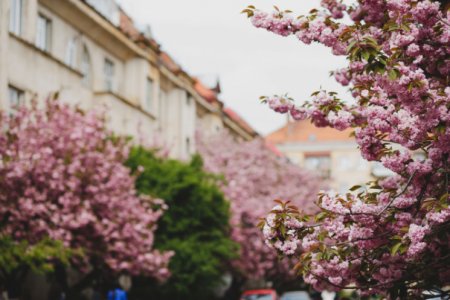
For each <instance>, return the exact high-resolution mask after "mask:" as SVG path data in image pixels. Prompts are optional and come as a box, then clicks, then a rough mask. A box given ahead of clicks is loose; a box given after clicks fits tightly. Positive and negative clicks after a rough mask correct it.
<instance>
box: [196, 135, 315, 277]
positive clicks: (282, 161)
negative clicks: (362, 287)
mask: <svg viewBox="0 0 450 300" xmlns="http://www.w3.org/2000/svg"><path fill="white" fill-rule="evenodd" d="M199 141H200V142H199V143H198V144H199V145H198V151H199V153H200V154H201V155H202V157H203V159H204V164H205V168H206V169H207V170H208V171H209V172H212V173H216V174H222V175H223V176H224V182H223V184H222V190H223V192H224V194H225V196H226V197H227V198H228V199H229V200H230V202H231V212H232V216H231V221H230V222H231V225H232V232H231V237H232V239H233V240H234V241H236V242H237V243H239V245H240V254H239V258H238V259H236V260H234V261H233V262H232V266H233V268H234V269H235V270H237V271H238V273H239V274H235V275H240V276H241V278H243V279H252V280H258V279H270V278H272V277H275V276H280V275H282V276H284V278H285V279H286V278H289V277H291V276H293V275H295V274H293V273H292V272H290V269H292V267H293V264H292V263H290V261H288V260H283V261H280V260H279V259H278V257H277V253H276V252H275V251H273V249H270V248H268V247H267V246H266V245H265V244H264V238H263V236H262V234H261V232H260V230H259V229H258V226H257V225H258V223H259V222H260V219H261V218H262V217H264V215H265V214H266V212H267V211H268V210H270V208H271V207H272V206H273V200H274V199H288V200H291V201H292V202H293V203H295V204H297V205H298V206H299V207H300V208H301V209H302V210H304V211H306V212H313V211H315V210H316V209H317V208H316V206H315V204H314V200H315V198H316V194H317V191H318V190H319V189H320V187H321V186H322V183H321V181H320V180H319V178H318V177H314V176H312V175H311V174H310V173H308V172H307V171H304V170H302V169H300V168H299V167H297V166H295V165H293V164H292V163H290V162H288V161H287V159H286V158H285V157H279V156H277V155H276V154H275V153H274V152H272V151H271V150H270V149H269V148H268V147H267V146H266V145H265V143H264V141H262V140H255V141H251V142H240V143H239V142H236V141H235V140H234V139H233V138H232V137H231V135H229V134H225V133H224V134H220V135H217V136H213V137H199ZM284 246H285V247H286V249H285V250H286V251H290V250H289V249H288V247H290V246H289V245H288V244H284ZM292 246H293V245H292Z"/></svg>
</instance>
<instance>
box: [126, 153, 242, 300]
mask: <svg viewBox="0 0 450 300" xmlns="http://www.w3.org/2000/svg"><path fill="white" fill-rule="evenodd" d="M127 165H128V166H129V167H130V168H131V169H132V170H133V171H136V170H137V168H138V166H142V167H144V171H143V172H142V173H140V174H139V175H138V178H137V181H136V187H137V190H138V191H139V192H140V193H143V194H148V195H151V196H153V197H157V198H161V199H164V200H165V202H166V204H167V205H168V206H169V209H168V210H167V211H166V212H165V213H164V215H163V217H162V218H161V219H160V220H159V221H158V230H157V231H156V240H155V247H156V248H157V249H161V250H174V251H175V256H174V257H173V258H172V259H171V261H170V264H169V267H170V270H171V272H172V276H171V278H170V279H169V280H168V281H167V282H166V283H164V284H162V285H158V284H157V283H155V282H150V281H149V280H148V279H144V278H136V279H135V280H134V282H133V291H132V292H131V294H130V296H131V297H130V298H132V299H171V300H177V299H213V289H214V288H215V287H217V286H218V285H219V284H220V283H221V277H222V275H223V274H224V271H225V270H226V267H227V262H228V261H229V260H230V259H231V258H233V257H235V255H236V251H237V246H236V245H235V244H234V243H233V242H232V241H231V240H230V238H229V218H230V211H229V203H228V202H227V201H226V200H225V198H224V196H223V194H222V192H221V191H220V189H219V188H218V187H217V186H216V181H217V180H216V179H215V178H214V177H213V176H212V175H210V174H207V173H205V172H204V171H203V170H202V160H201V158H200V157H199V156H195V157H194V158H193V159H192V161H191V162H190V163H183V162H180V161H176V160H170V159H161V158H158V157H156V156H155V155H154V153H153V152H151V151H148V150H145V149H143V148H135V149H133V150H132V151H131V154H130V158H129V160H128V162H127Z"/></svg>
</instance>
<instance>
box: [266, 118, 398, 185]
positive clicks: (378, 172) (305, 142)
mask: <svg viewBox="0 0 450 300" xmlns="http://www.w3.org/2000/svg"><path fill="white" fill-rule="evenodd" d="M350 133H351V130H350V129H349V130H345V131H338V130H336V129H332V128H317V127H315V126H314V125H313V124H311V123H310V122H309V121H308V120H305V121H299V122H288V123H287V125H285V126H283V127H282V128H280V129H278V130H276V131H274V132H272V133H271V134H269V135H268V136H267V137H266V141H267V142H268V143H269V144H271V145H274V146H276V147H277V148H278V150H280V151H281V152H282V153H283V154H285V155H286V156H287V157H288V158H289V159H290V160H291V161H292V162H293V163H295V164H298V165H299V166H301V167H303V168H305V169H307V170H310V171H311V172H315V173H316V174H318V175H319V176H321V177H322V178H324V179H327V180H329V183H330V187H331V188H332V189H333V190H334V191H336V192H346V191H348V189H349V188H350V187H351V186H353V185H356V184H362V183H365V182H367V181H369V180H373V179H374V178H376V177H384V176H386V175H389V173H388V172H387V170H386V169H385V168H384V167H383V166H382V165H379V164H373V163H369V162H368V161H366V160H365V159H363V158H362V156H361V154H360V151H359V149H358V147H357V144H356V142H355V140H354V138H353V137H351V136H350Z"/></svg>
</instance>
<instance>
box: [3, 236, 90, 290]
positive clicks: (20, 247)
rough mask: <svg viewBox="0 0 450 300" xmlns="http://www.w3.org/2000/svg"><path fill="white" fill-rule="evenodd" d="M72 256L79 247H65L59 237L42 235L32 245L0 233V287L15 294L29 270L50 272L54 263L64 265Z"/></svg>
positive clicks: (79, 254)
mask: <svg viewBox="0 0 450 300" xmlns="http://www.w3.org/2000/svg"><path fill="white" fill-rule="evenodd" d="M74 256H82V252H81V250H71V249H68V248H66V247H64V245H63V243H62V242H61V241H54V240H51V239H43V240H41V241H40V242H39V243H36V244H33V245H31V244H29V243H28V242H27V241H25V240H23V241H20V242H17V241H14V240H13V239H12V238H11V237H9V236H5V235H0V290H2V289H6V290H7V291H8V292H9V295H10V296H11V297H14V296H16V297H17V296H19V295H20V293H21V289H22V283H23V281H24V279H25V276H26V275H27V274H28V273H29V272H30V271H31V272H33V273H35V274H51V273H53V272H54V271H55V265H57V264H59V265H61V266H67V265H69V260H70V258H71V257H74Z"/></svg>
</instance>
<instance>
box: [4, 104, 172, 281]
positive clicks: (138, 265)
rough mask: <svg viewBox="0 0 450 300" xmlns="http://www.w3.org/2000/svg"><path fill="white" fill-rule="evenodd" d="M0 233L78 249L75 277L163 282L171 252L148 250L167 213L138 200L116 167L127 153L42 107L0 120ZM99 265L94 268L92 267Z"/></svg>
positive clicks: (100, 125) (54, 107)
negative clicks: (106, 273)
mask: <svg viewBox="0 0 450 300" xmlns="http://www.w3.org/2000/svg"><path fill="white" fill-rule="evenodd" d="M0 123H1V126H0V127H1V128H2V132H1V134H0V157H1V164H0V178H1V180H0V187H1V190H2V193H1V195H0V219H2V220H3V223H2V227H1V231H2V234H7V235H10V236H11V237H13V238H14V239H16V240H19V241H20V240H27V241H28V242H30V243H36V242H38V241H39V240H41V239H43V238H46V237H49V238H51V239H55V240H60V241H62V242H63V243H64V245H65V246H66V247H69V248H73V249H82V251H83V253H84V256H83V258H82V260H77V261H74V262H73V263H74V265H75V266H77V267H79V268H80V269H81V270H84V269H86V268H87V267H94V268H96V267H99V268H104V267H105V266H106V267H107V268H108V269H109V270H111V271H113V272H127V273H129V274H133V275H136V274H142V275H148V276H153V277H155V278H158V279H161V280H162V279H165V278H167V277H168V276H169V275H170V274H169V270H168V268H167V265H168V261H169V258H170V257H171V256H172V255H173V254H172V253H171V252H159V251H156V250H155V249H153V240H154V231H155V229H156V222H157V220H158V218H159V217H160V216H161V214H162V213H163V210H165V209H166V208H167V207H166V206H165V204H164V202H162V201H161V200H157V199H147V198H140V197H138V196H137V195H136V191H135V189H134V178H133V177H132V176H131V175H130V170H129V169H128V168H126V167H125V166H124V165H123V162H124V161H125V159H126V158H127V155H128V146H127V145H126V144H125V142H124V141H122V140H121V139H118V138H112V137H111V136H110V133H109V132H108V131H106V130H105V127H104V122H103V119H102V118H100V117H99V116H97V115H96V114H95V113H86V114H85V113H82V112H81V111H78V110H75V109H72V108H69V107H68V106H66V105H62V104H60V103H58V101H56V100H48V101H47V102H46V103H45V107H44V108H43V109H39V108H37V107H36V106H34V105H33V106H32V107H31V108H21V109H20V110H19V111H18V112H17V113H16V114H15V115H13V116H6V115H3V116H2V117H1V119H0ZM99 264H100V265H99Z"/></svg>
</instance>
